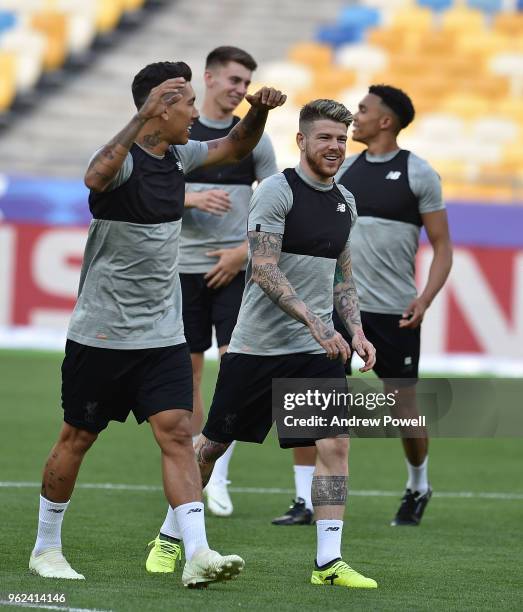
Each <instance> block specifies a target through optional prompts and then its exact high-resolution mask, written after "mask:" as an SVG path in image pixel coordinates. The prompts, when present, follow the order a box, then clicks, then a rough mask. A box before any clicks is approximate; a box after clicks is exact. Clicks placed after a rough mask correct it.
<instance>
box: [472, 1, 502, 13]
mask: <svg viewBox="0 0 523 612" xmlns="http://www.w3.org/2000/svg"><path fill="white" fill-rule="evenodd" d="M467 5H468V6H470V8H475V9H479V10H480V11H483V12H484V13H489V14H490V15H493V14H494V13H499V11H501V9H502V8H503V7H502V5H503V2H502V0H467Z"/></svg>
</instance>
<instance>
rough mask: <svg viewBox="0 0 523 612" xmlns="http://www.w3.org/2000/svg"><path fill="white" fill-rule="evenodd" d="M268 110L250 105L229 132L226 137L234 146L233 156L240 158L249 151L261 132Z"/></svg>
mask: <svg viewBox="0 0 523 612" xmlns="http://www.w3.org/2000/svg"><path fill="white" fill-rule="evenodd" d="M267 115H268V111H262V110H259V109H257V108H253V107H251V108H250V109H249V112H248V113H247V114H246V115H245V117H244V118H243V119H242V120H241V121H240V122H239V123H237V124H236V125H235V126H234V127H233V129H232V130H231V131H230V132H229V134H228V138H229V139H230V140H231V141H232V143H233V145H234V148H235V157H236V159H238V160H240V159H243V158H244V157H245V156H246V155H247V154H248V153H250V152H251V151H252V150H253V149H254V147H255V146H256V144H257V143H258V141H259V140H260V138H261V135H262V134H263V129H264V127H265V122H266V121H267Z"/></svg>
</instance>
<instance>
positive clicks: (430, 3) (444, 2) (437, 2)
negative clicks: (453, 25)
mask: <svg viewBox="0 0 523 612" xmlns="http://www.w3.org/2000/svg"><path fill="white" fill-rule="evenodd" d="M418 4H419V5H420V6H426V7H428V8H430V9H432V10H433V11H446V10H447V9H448V8H450V7H451V6H452V5H453V4H454V2H453V0H418Z"/></svg>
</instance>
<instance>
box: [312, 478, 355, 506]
mask: <svg viewBox="0 0 523 612" xmlns="http://www.w3.org/2000/svg"><path fill="white" fill-rule="evenodd" d="M347 480H348V478H347V476H313V478H312V487H311V497H312V505H313V506H314V507H315V508H317V507H318V506H344V505H345V502H346V501H347Z"/></svg>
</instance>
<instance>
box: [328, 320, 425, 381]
mask: <svg viewBox="0 0 523 612" xmlns="http://www.w3.org/2000/svg"><path fill="white" fill-rule="evenodd" d="M332 319H333V321H334V328H335V329H336V331H338V332H339V333H340V334H341V335H342V336H343V337H344V338H345V340H347V342H349V344H350V342H351V337H350V334H349V332H348V331H347V329H346V327H345V325H343V323H342V322H341V319H340V317H339V316H338V313H337V312H336V311H334V312H333V314H332ZM400 319H401V316H400V315H391V314H377V313H374V312H364V311H362V312H361V323H362V325H363V331H364V332H365V336H366V337H367V340H369V341H370V342H372V344H373V345H374V348H375V349H376V365H375V366H374V372H376V374H377V375H378V376H379V378H393V379H399V378H401V379H408V380H405V382H404V385H408V384H415V383H416V381H417V379H418V365H419V354H420V334H421V326H418V327H417V328H416V329H404V328H401V327H399V326H398V323H399V321H400ZM350 373H351V372H350V364H348V371H347V374H350Z"/></svg>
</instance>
